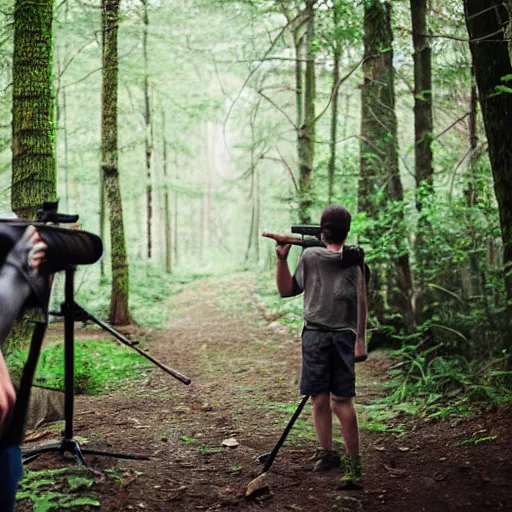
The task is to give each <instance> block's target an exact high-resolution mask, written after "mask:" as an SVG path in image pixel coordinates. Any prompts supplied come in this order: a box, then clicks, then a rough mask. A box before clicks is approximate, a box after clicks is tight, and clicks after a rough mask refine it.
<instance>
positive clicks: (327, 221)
mask: <svg viewBox="0 0 512 512" xmlns="http://www.w3.org/2000/svg"><path fill="white" fill-rule="evenodd" d="M350 222H351V216H350V213H349V212H348V211H347V210H346V209H345V208H343V207H342V206H339V205H329V206H327V207H326V208H325V209H324V210H323V212H322V217H321V222H320V225H321V229H322V234H321V237H322V241H323V242H324V243H325V245H326V247H325V248H324V247H311V248H307V249H305V250H304V252H303V253H302V257H301V259H300V262H299V264H298V266H297V269H296V271H295V274H294V275H293V276H292V275H291V273H290V270H289V267H288V263H287V257H288V253H289V250H290V245H279V244H278V245H277V248H276V254H277V266H276V284H277V289H278V291H279V294H280V295H281V297H292V296H295V295H298V294H300V293H304V329H303V331H302V376H301V384H300V392H301V394H302V395H311V400H312V406H313V422H314V426H315V430H316V433H317V436H318V440H319V443H320V447H319V448H318V450H317V452H316V453H315V455H314V457H313V458H312V460H314V461H315V465H314V467H313V471H327V470H330V469H334V468H336V467H339V466H340V465H341V469H342V471H343V475H342V477H341V480H340V481H339V487H340V488H341V489H345V490H357V489H362V488H363V480H362V474H361V458H360V455H359V428H358V423H357V415H356V411H355V408H354V403H353V397H354V396H355V371H354V363H355V362H356V361H362V360H364V359H366V357H367V356H366V345H365V336H366V318H367V303H366V282H365V281H366V272H365V267H364V257H363V254H362V250H360V249H358V248H356V247H350V248H349V247H345V240H346V238H347V235H348V233H349V231H350ZM332 413H334V414H335V415H336V416H337V417H338V419H339V421H340V425H341V433H342V436H343V440H344V443H345V451H346V454H345V455H344V456H343V457H341V458H340V456H339V454H338V453H337V452H336V450H334V449H333V444H332Z"/></svg>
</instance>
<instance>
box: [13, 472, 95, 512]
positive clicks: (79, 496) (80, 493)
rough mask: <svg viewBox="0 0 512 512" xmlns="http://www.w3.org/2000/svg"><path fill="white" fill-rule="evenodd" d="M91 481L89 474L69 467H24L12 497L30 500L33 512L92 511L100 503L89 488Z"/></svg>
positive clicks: (92, 480)
mask: <svg viewBox="0 0 512 512" xmlns="http://www.w3.org/2000/svg"><path fill="white" fill-rule="evenodd" d="M94 482H95V479H94V477H93V476H92V475H91V474H90V473H86V472H85V471H80V472H77V470H74V469H69V468H64V469H48V470H43V471H28V470H26V471H25V475H24V477H23V480H22V481H21V482H20V487H19V489H18V493H17V494H16V500H17V501H18V502H23V501H25V500H28V501H31V502H32V507H33V512H47V511H49V510H83V511H85V510H94V509H96V508H97V507H99V506H100V501H99V500H98V499H97V498H96V497H95V496H94V492H93V491H92V489H91V488H92V486H93V484H94Z"/></svg>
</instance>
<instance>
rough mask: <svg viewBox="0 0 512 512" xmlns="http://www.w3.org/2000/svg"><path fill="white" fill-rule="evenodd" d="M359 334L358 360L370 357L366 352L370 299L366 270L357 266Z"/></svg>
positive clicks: (357, 340) (356, 353) (357, 339)
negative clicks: (368, 297) (367, 291)
mask: <svg viewBox="0 0 512 512" xmlns="http://www.w3.org/2000/svg"><path fill="white" fill-rule="evenodd" d="M357 269H358V271H357V334H356V346H355V359H356V362H359V361H365V360H366V359H367V358H368V354H367V352H366V322H367V319H368V301H367V298H366V284H365V275H364V270H363V269H362V268H361V267H359V266H358V267H357Z"/></svg>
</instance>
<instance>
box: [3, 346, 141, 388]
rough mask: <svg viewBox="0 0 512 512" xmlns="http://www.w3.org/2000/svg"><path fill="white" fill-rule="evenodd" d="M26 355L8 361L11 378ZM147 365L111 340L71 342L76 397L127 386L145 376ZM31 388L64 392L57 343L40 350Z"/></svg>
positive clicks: (61, 355) (18, 353) (60, 351)
mask: <svg viewBox="0 0 512 512" xmlns="http://www.w3.org/2000/svg"><path fill="white" fill-rule="evenodd" d="M25 359H26V353H25V352H23V351H16V352H14V353H13V354H11V356H9V358H8V365H9V370H10V372H11V374H12V375H13V376H14V378H16V377H19V375H20V374H21V370H22V368H23V365H24V363H25ZM147 371H148V368H147V363H146V361H145V360H144V359H143V358H142V357H141V356H139V355H138V354H137V353H136V352H135V351H133V350H132V349H130V348H128V347H125V346H121V345H119V343H118V342H115V341H113V340H109V339H104V340H84V341H82V340H77V341H76V342H75V387H74V392H75V393H76V394H88V395H100V394H105V393H109V392H111V391H114V390H116V389H119V387H130V386H134V385H135V384H136V383H138V382H140V381H141V380H142V379H143V378H144V377H146V376H147ZM34 384H35V385H38V384H39V385H42V386H44V387H48V388H51V389H56V390H61V391H63V390H64V350H63V346H62V345H61V344H60V343H59V344H55V343H53V344H49V345H46V346H45V347H44V348H43V350H42V351H41V355H40V360H39V364H38V368H37V373H36V377H35V379H34Z"/></svg>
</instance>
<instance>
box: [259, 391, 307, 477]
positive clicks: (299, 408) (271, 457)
mask: <svg viewBox="0 0 512 512" xmlns="http://www.w3.org/2000/svg"><path fill="white" fill-rule="evenodd" d="M308 400H309V395H304V396H303V397H302V400H301V401H300V403H299V405H298V406H297V409H295V412H294V413H293V416H292V417H291V418H290V421H289V422H288V425H286V428H285V429H284V431H283V433H282V434H281V437H280V438H279V441H277V443H276V445H275V446H274V448H273V450H272V451H271V452H270V453H269V454H265V455H268V456H261V457H264V462H265V465H264V466H263V469H262V470H261V472H262V473H266V472H267V471H268V470H269V469H270V466H272V463H273V462H274V459H275V458H276V456H277V452H278V451H279V449H280V448H281V446H283V443H284V442H285V440H286V438H287V437H288V434H289V433H290V430H291V429H292V427H293V425H294V423H295V422H296V421H297V418H298V417H299V415H300V413H301V412H302V409H304V406H305V405H306V402H307V401H308Z"/></svg>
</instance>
